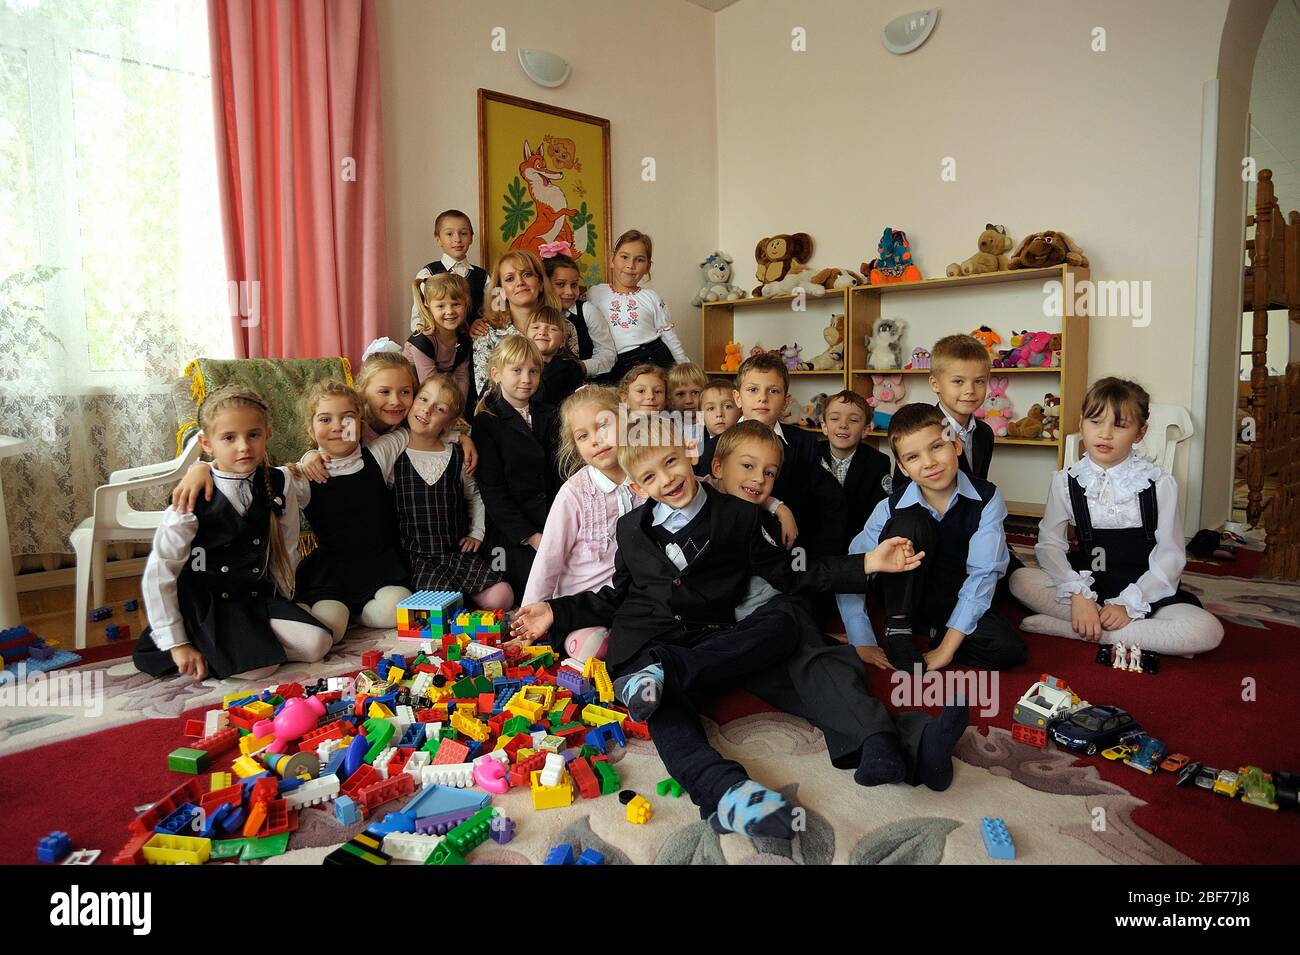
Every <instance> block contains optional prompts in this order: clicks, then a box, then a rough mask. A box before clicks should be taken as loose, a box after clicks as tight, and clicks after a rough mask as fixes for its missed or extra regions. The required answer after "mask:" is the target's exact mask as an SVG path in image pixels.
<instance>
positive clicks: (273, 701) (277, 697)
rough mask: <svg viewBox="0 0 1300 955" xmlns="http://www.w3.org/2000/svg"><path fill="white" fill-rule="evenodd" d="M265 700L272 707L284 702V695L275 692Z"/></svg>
mask: <svg viewBox="0 0 1300 955" xmlns="http://www.w3.org/2000/svg"><path fill="white" fill-rule="evenodd" d="M266 702H267V703H270V704H271V706H272V707H276V706H279V705H280V704H282V703H283V702H284V697H282V696H281V695H280V694H278V693H277V694H276V695H275V696H273V697H271V698H270V699H269V700H267V701H266Z"/></svg>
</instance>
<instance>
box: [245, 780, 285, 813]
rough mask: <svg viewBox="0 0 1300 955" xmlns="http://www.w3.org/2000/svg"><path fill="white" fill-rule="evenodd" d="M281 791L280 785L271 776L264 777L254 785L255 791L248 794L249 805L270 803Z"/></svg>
mask: <svg viewBox="0 0 1300 955" xmlns="http://www.w3.org/2000/svg"><path fill="white" fill-rule="evenodd" d="M279 791H280V783H279V782H278V781H277V780H275V779H273V778H272V777H270V776H264V777H262V778H261V779H259V780H258V781H257V782H255V783H253V791H252V792H251V793H249V794H248V804H249V805H250V806H255V805H257V804H258V803H259V802H265V803H269V802H271V800H273V799H275V795H276V793H278V792H279Z"/></svg>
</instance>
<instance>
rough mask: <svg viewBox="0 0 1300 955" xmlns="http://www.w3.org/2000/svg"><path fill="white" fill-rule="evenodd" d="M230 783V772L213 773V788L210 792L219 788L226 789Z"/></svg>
mask: <svg viewBox="0 0 1300 955" xmlns="http://www.w3.org/2000/svg"><path fill="white" fill-rule="evenodd" d="M229 785H230V773H213V774H212V788H211V790H209V791H210V792H216V791H217V790H218V789H225V788H226V787H227V786H229Z"/></svg>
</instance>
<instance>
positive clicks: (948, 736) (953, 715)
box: [916, 703, 970, 792]
mask: <svg viewBox="0 0 1300 955" xmlns="http://www.w3.org/2000/svg"><path fill="white" fill-rule="evenodd" d="M969 718H970V710H969V709H967V707H966V704H964V703H953V704H950V705H948V706H945V707H944V708H943V712H942V713H940V714H939V718H938V719H934V720H931V721H930V722H929V723H928V724H927V725H926V727H925V730H924V731H923V732H922V733H921V744H920V746H918V747H917V749H916V781H917V782H918V783H924V784H925V785H926V786H929V787H930V788H931V789H933V790H934V791H935V792H943V791H944V790H945V789H947V788H948V787H949V786H951V785H952V751H953V749H954V748H955V747H956V746H957V741H958V740H959V739H961V736H962V733H964V732H966V723H967V720H968V719H969Z"/></svg>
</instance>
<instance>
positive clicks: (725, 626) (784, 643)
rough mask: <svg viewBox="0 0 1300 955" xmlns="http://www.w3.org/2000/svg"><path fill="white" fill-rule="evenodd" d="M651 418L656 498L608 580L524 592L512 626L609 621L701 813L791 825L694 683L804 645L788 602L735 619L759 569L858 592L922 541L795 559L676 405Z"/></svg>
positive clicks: (629, 448) (761, 829)
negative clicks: (545, 592)
mask: <svg viewBox="0 0 1300 955" xmlns="http://www.w3.org/2000/svg"><path fill="white" fill-rule="evenodd" d="M648 421H649V422H650V423H652V424H654V425H656V426H660V425H661V426H662V430H661V431H660V433H659V434H657V435H652V436H647V435H644V434H643V435H642V436H641V437H642V440H638V441H635V442H634V441H632V440H631V437H630V434H629V440H628V442H627V443H624V442H620V445H621V446H620V448H619V464H621V465H622V466H623V470H624V471H625V472H627V475H628V478H629V479H630V482H631V486H632V490H633V492H635V493H636V494H638V495H640V496H642V497H645V498H648V499H653V500H647V502H646V504H645V505H644V506H643V507H639V508H636V509H635V510H633V511H632V512H631V513H629V514H626V515H624V516H623V517H622V518H620V519H619V521H618V525H617V530H616V535H617V538H618V550H617V551H616V553H615V563H614V568H615V569H614V581H613V584H611V585H610V586H608V587H604V588H602V589H601V590H599V591H589V592H587V593H582V594H577V595H574V596H569V597H556V598H553V599H552V600H550V601H546V602H542V603H534V604H529V605H527V606H525V607H523V608H521V609H520V610H519V611H518V612H517V613H516V615H515V621H514V623H513V625H512V634H513V635H514V636H515V637H516V638H519V639H522V640H526V641H532V640H536V639H539V638H541V637H543V636H544V635H545V634H546V633H547V632H548V631H552V632H554V633H555V634H558V635H561V637H562V636H563V635H564V634H568V633H569V632H570V631H571V630H574V629H577V628H579V627H587V626H606V627H610V628H611V630H612V633H611V636H610V640H609V646H608V649H607V651H606V655H605V662H606V664H608V666H609V668H610V671H611V673H612V674H613V675H614V676H615V677H616V681H615V683H614V691H615V695H616V696H617V697H618V699H619V701H620V702H621V703H623V705H625V706H626V707H627V708H628V712H629V714H630V715H631V717H632V719H634V720H638V721H646V722H648V723H649V728H650V734H651V737H652V738H653V739H654V742H655V746H656V748H657V749H658V750H659V754H660V756H661V757H662V758H663V760H664V765H665V766H667V767H668V771H669V773H670V774H671V775H672V776H673V778H674V779H676V780H677V781H678V782H680V783H681V784H682V786H683V787H684V788H685V789H686V790H687V791H688V792H689V793H690V795H691V798H692V800H694V802H695V803H696V805H698V806H699V807H700V809H701V815H703V816H706V817H708V818H709V819H710V822H711V823H712V825H713V826H714V828H715V829H717V830H718V831H720V832H723V831H727V832H746V833H748V834H750V835H768V836H773V837H777V838H790V837H791V836H792V834H793V830H792V826H793V808H792V807H791V806H790V804H789V803H787V802H786V800H785V798H784V797H783V796H782V795H781V794H780V793H777V792H773V791H771V790H768V789H765V788H764V787H762V786H760V785H759V784H758V783H755V782H754V781H753V780H751V779H749V777H748V776H747V774H746V773H745V771H744V769H743V768H742V767H741V766H740V765H738V764H736V763H733V762H729V761H727V760H724V759H722V757H721V756H720V755H719V754H718V753H717V751H716V750H714V749H713V748H712V747H711V746H710V745H709V742H708V738H707V736H706V735H705V733H704V729H703V727H702V726H701V724H700V720H699V715H698V713H697V711H696V702H695V698H694V695H695V693H696V692H697V691H700V690H704V689H706V688H717V687H721V686H727V685H735V684H737V683H738V682H739V681H741V680H742V679H743V678H744V677H745V676H747V675H748V674H750V673H754V672H757V671H759V670H762V669H765V668H767V667H770V666H772V665H774V664H777V663H779V662H780V661H782V660H784V659H785V658H786V657H788V656H789V655H790V654H791V653H792V652H793V651H794V650H795V648H796V646H797V645H798V642H799V634H798V632H797V630H796V628H794V627H793V626H791V625H790V621H789V617H788V616H787V614H786V613H785V611H784V610H783V609H782V608H781V607H780V606H772V605H769V606H765V607H763V608H761V609H759V610H756V611H755V612H754V613H752V614H750V615H749V616H747V617H746V618H745V619H744V620H742V621H740V622H737V621H736V608H737V606H738V605H739V604H740V603H741V602H742V601H743V600H744V598H745V595H746V593H747V590H748V587H749V581H750V579H751V578H752V577H754V576H758V577H762V578H763V579H764V580H767V581H768V582H770V583H771V584H772V585H773V586H775V587H776V588H777V589H778V590H780V591H783V592H786V593H803V592H808V591H818V590H827V589H835V588H839V589H841V590H843V591H857V592H859V593H861V592H863V591H865V590H866V586H867V581H868V575H870V574H873V573H876V572H878V571H903V570H906V569H908V568H914V567H917V566H919V555H914V554H912V552H911V550H910V547H909V546H908V545H907V543H906V542H905V541H902V540H887V541H885V542H883V543H882V544H880V545H879V546H878V547H876V548H875V549H874V550H873V551H872V553H870V554H867V555H866V556H865V557H864V558H863V557H858V558H853V557H833V558H824V559H820V560H812V561H809V562H808V569H807V570H801V571H797V570H795V569H794V568H793V566H792V561H791V559H790V555H789V554H787V553H786V552H785V551H784V550H782V549H781V547H780V545H778V544H777V543H776V537H775V534H774V528H773V527H772V526H771V525H770V524H768V523H767V519H766V516H765V512H764V511H763V510H762V509H761V508H759V507H757V506H756V505H753V504H750V503H748V502H746V501H743V500H740V499H738V498H735V497H730V496H728V495H725V494H721V493H719V492H717V491H715V490H713V489H712V488H710V487H707V486H705V485H702V484H700V483H699V482H698V481H697V479H696V477H695V474H694V472H693V471H692V469H691V460H690V458H689V457H688V456H687V453H686V448H685V440H684V436H683V434H682V432H681V429H680V424H675V423H673V422H672V421H671V418H669V417H668V416H654V417H651V418H649V419H648ZM643 430H644V429H643ZM665 431H666V432H668V433H667V434H665V433H664V432H665ZM554 645H556V646H557V648H558V647H559V646H561V643H560V642H559V641H557V642H556V643H555V644H554Z"/></svg>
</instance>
